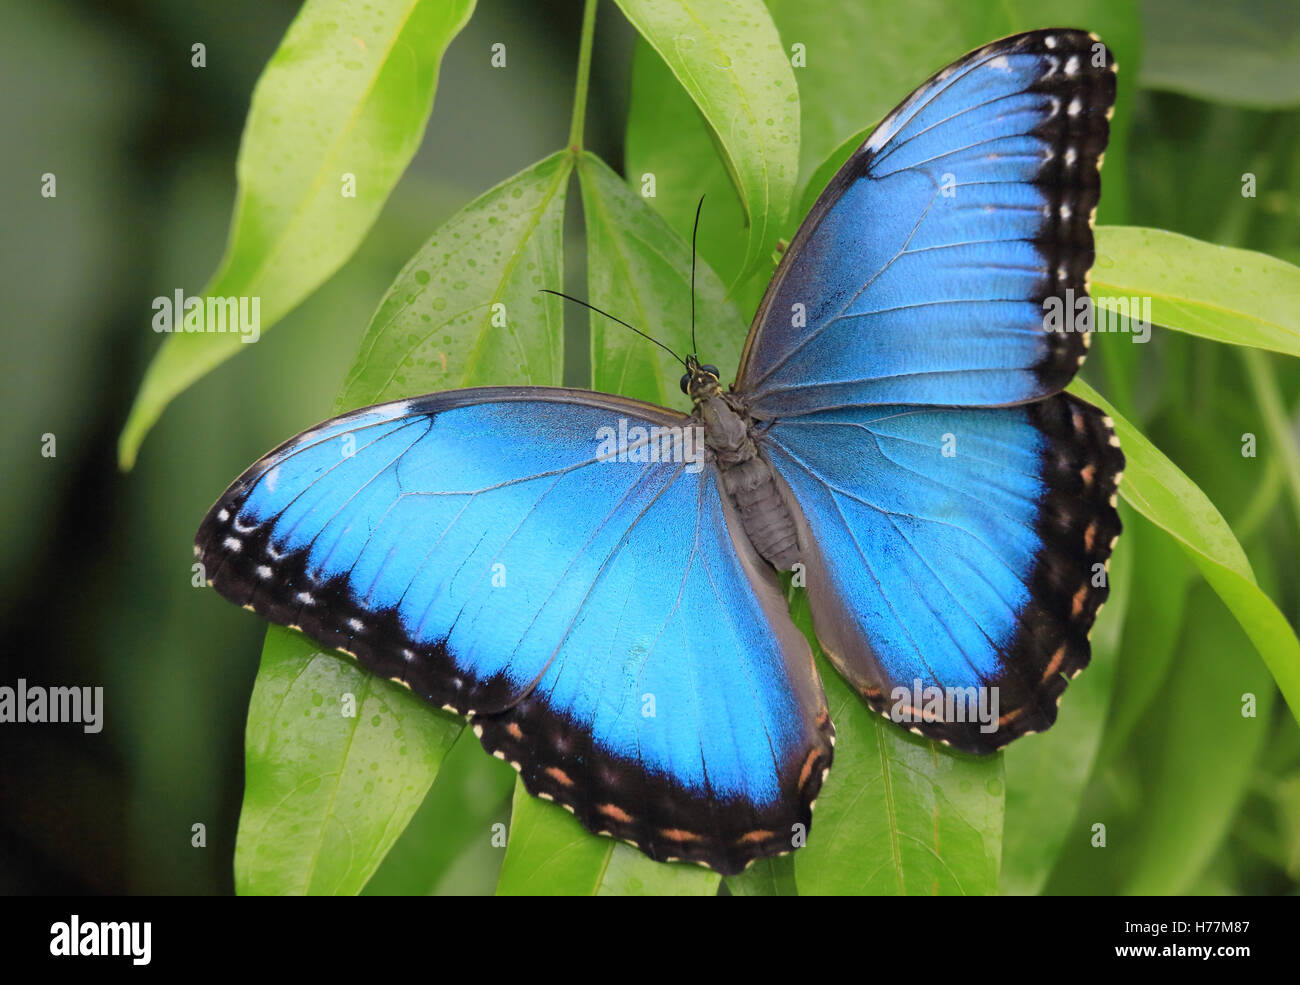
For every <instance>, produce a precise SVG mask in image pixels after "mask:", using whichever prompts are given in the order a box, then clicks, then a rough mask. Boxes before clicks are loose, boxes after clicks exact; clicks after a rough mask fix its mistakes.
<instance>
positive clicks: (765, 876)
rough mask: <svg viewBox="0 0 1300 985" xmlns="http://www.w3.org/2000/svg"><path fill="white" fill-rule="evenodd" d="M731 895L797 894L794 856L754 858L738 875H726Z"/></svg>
mask: <svg viewBox="0 0 1300 985" xmlns="http://www.w3.org/2000/svg"><path fill="white" fill-rule="evenodd" d="M727 889H728V890H730V892H731V895H732V896H798V895H799V888H798V886H797V884H796V883H795V878H794V856H793V855H773V856H769V857H768V858H760V859H756V860H755V861H754V862H753V863H752V864H751V865H750V867H749V868H748V869H746V870H745V871H744V872H742V873H741V874H740V875H738V876H728V877H727Z"/></svg>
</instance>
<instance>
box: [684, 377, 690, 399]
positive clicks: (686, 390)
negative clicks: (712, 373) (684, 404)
mask: <svg viewBox="0 0 1300 985" xmlns="http://www.w3.org/2000/svg"><path fill="white" fill-rule="evenodd" d="M682 393H684V394H686V395H687V396H688V397H689V396H690V395H691V374H690V373H683V374H682Z"/></svg>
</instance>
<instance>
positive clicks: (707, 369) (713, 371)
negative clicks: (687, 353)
mask: <svg viewBox="0 0 1300 985" xmlns="http://www.w3.org/2000/svg"><path fill="white" fill-rule="evenodd" d="M700 369H702V370H704V372H706V373H710V374H712V375H713V376H716V377H718V379H721V378H722V374H721V373H720V372H718V367H717V366H701V367H700Z"/></svg>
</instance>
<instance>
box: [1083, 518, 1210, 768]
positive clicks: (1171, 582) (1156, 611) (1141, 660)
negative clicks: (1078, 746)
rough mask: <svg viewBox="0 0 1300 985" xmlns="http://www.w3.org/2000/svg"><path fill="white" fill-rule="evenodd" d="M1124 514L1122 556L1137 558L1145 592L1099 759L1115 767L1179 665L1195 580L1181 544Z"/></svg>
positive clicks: (1127, 631)
mask: <svg viewBox="0 0 1300 985" xmlns="http://www.w3.org/2000/svg"><path fill="white" fill-rule="evenodd" d="M1124 505H1125V506H1127V504H1124ZM1123 512H1124V514H1125V515H1124V533H1123V535H1122V536H1121V537H1120V541H1119V546H1118V547H1117V550H1121V551H1126V552H1127V553H1128V555H1129V556H1130V557H1132V558H1133V567H1134V574H1133V581H1134V582H1135V583H1136V584H1138V585H1141V586H1142V597H1141V606H1142V617H1141V618H1140V619H1129V620H1126V621H1125V623H1124V639H1123V643H1122V645H1121V646H1120V659H1119V667H1118V668H1117V669H1116V673H1115V687H1114V699H1113V701H1112V703H1111V707H1110V713H1109V715H1108V717H1107V720H1106V731H1105V733H1104V735H1103V737H1102V744H1101V752H1099V753H1098V754H1097V758H1098V760H1099V761H1100V762H1102V763H1107V762H1110V761H1111V760H1112V759H1114V758H1115V756H1116V755H1118V754H1119V751H1120V750H1121V749H1122V748H1124V745H1125V743H1126V742H1127V741H1128V738H1129V736H1130V735H1131V734H1132V732H1133V730H1134V728H1135V727H1136V726H1137V724H1138V722H1139V721H1140V720H1141V719H1142V716H1143V715H1144V714H1146V712H1147V710H1148V709H1149V708H1150V707H1151V704H1152V702H1154V701H1155V699H1156V696H1157V695H1158V694H1159V693H1160V687H1161V685H1162V684H1163V683H1164V681H1165V678H1166V677H1167V676H1168V674H1169V668H1170V665H1171V664H1172V663H1173V658H1174V646H1175V644H1176V643H1177V642H1178V636H1179V627H1180V626H1182V623H1183V614H1184V612H1185V611H1186V607H1187V590H1188V588H1189V586H1190V584H1191V580H1192V577H1193V575H1194V572H1193V570H1192V567H1191V565H1190V564H1189V563H1188V558H1187V555H1186V554H1185V553H1184V552H1183V549H1182V547H1181V546H1180V545H1179V543H1178V541H1176V540H1175V539H1174V538H1172V537H1170V536H1168V535H1167V534H1166V533H1165V532H1164V531H1163V530H1161V529H1160V528H1159V527H1157V526H1155V525H1154V524H1153V523H1151V521H1149V520H1147V519H1146V518H1145V517H1141V516H1133V515H1132V513H1131V511H1123ZM1130 517H1131V519H1130Z"/></svg>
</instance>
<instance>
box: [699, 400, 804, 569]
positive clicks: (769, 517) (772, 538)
mask: <svg viewBox="0 0 1300 985" xmlns="http://www.w3.org/2000/svg"><path fill="white" fill-rule="evenodd" d="M700 416H701V418H702V419H703V421H704V435H705V438H704V440H705V443H706V444H707V445H708V447H709V450H710V451H712V452H713V460H714V462H715V464H716V465H717V466H718V471H719V472H721V473H722V485H723V488H724V489H726V491H727V495H728V497H730V499H731V502H732V504H733V505H735V507H736V510H737V512H739V514H740V520H741V523H742V524H743V525H744V528H745V536H747V537H748V538H749V542H750V543H751V544H753V545H754V550H756V551H758V553H759V554H760V555H761V556H762V557H763V559H764V560H765V561H767V562H768V563H769V564H771V565H772V566H773V567H774V568H776V569H777V570H778V571H789V570H790V569H791V567H793V565H794V563H795V562H796V561H798V560H799V538H798V536H797V535H796V534H795V526H794V517H793V516H791V515H790V509H789V507H788V506H786V503H785V499H784V498H783V497H782V496H781V491H780V490H779V489H778V488H777V485H776V477H775V476H774V475H773V473H772V466H771V465H769V464H768V463H767V460H766V459H764V458H763V457H762V456H761V455H759V453H758V448H757V446H756V445H755V444H754V441H753V439H752V438H751V437H750V436H749V420H748V417H747V415H745V413H744V409H743V407H733V406H732V405H731V403H730V402H729V401H728V400H727V399H726V397H724V396H722V395H718V396H715V397H711V398H709V399H707V400H703V401H701V402H700Z"/></svg>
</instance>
